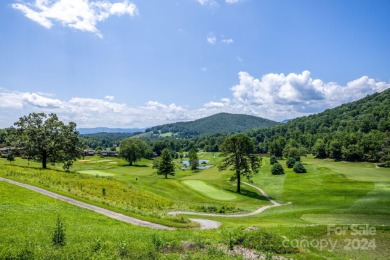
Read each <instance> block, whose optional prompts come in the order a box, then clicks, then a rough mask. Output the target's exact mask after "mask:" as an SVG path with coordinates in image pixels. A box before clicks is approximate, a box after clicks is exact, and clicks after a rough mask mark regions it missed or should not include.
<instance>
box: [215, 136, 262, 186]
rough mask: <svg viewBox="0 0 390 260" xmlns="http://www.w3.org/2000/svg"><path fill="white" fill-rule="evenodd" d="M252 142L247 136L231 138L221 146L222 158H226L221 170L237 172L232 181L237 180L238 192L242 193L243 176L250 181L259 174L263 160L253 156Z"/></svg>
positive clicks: (223, 160)
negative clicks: (254, 175) (255, 174)
mask: <svg viewBox="0 0 390 260" xmlns="http://www.w3.org/2000/svg"><path fill="white" fill-rule="evenodd" d="M253 151H254V145H253V142H252V140H251V139H250V138H249V137H248V136H247V135H245V134H242V133H240V134H234V135H231V136H229V137H228V138H227V139H226V140H225V142H224V143H223V144H222V146H221V156H222V157H224V158H223V159H222V161H221V164H220V165H219V166H218V168H219V170H220V171H222V170H226V169H230V170H233V171H235V173H234V175H233V176H232V178H231V180H232V181H235V180H237V192H238V193H240V192H241V186H240V185H241V175H242V176H246V177H247V179H248V180H250V178H251V177H252V175H253V174H254V173H257V172H258V171H259V169H260V166H261V158H260V157H258V156H257V155H255V154H253Z"/></svg>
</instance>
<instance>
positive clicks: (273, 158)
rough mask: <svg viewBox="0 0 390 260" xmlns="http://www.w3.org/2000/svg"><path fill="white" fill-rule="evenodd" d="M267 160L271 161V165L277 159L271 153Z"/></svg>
mask: <svg viewBox="0 0 390 260" xmlns="http://www.w3.org/2000/svg"><path fill="white" fill-rule="evenodd" d="M269 162H270V163H271V165H274V164H275V163H277V162H278V160H277V159H276V156H275V155H271V157H270V158H269Z"/></svg>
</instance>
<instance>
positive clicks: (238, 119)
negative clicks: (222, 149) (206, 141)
mask: <svg viewBox="0 0 390 260" xmlns="http://www.w3.org/2000/svg"><path fill="white" fill-rule="evenodd" d="M278 124H279V123H278V122H276V121H272V120H268V119H264V118H261V117H257V116H251V115H244V114H229V113H219V114H215V115H212V116H208V117H205V118H201V119H198V120H195V121H189V122H177V123H171V124H164V125H159V126H154V127H151V128H148V129H146V130H145V132H147V133H149V132H153V133H159V134H167V133H169V134H177V135H180V136H194V135H200V134H210V135H211V134H217V133H227V134H229V133H235V132H245V131H249V130H253V129H263V128H268V127H271V126H275V125H278Z"/></svg>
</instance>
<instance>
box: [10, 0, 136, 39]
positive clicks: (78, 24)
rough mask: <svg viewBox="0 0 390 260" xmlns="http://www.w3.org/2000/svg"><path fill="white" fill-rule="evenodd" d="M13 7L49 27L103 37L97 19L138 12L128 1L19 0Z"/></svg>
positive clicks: (99, 20) (132, 14) (101, 19)
mask: <svg viewBox="0 0 390 260" xmlns="http://www.w3.org/2000/svg"><path fill="white" fill-rule="evenodd" d="M12 7H13V8H14V9H16V10H19V11H21V12H22V13H23V14H24V15H25V16H26V17H27V18H29V19H30V20H32V21H34V22H37V23H39V24H40V25H42V26H43V27H45V28H47V29H50V28H51V27H52V26H53V25H54V24H55V23H58V24H60V25H62V26H65V27H70V28H74V29H76V30H81V31H87V32H92V33H95V34H96V35H97V36H99V37H103V36H102V34H101V33H100V32H99V30H98V29H97V28H96V24H97V23H98V22H103V21H104V20H106V19H107V18H109V17H110V16H112V15H117V16H121V15H130V16H135V15H136V14H137V7H136V5H135V4H133V3H130V2H128V1H127V0H125V1H123V2H118V3H111V2H108V1H95V2H90V1H89V0H35V1H33V2H27V1H24V0H22V1H20V3H14V4H12Z"/></svg>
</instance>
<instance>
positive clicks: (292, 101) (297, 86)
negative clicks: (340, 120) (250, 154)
mask: <svg viewBox="0 0 390 260" xmlns="http://www.w3.org/2000/svg"><path fill="white" fill-rule="evenodd" d="M238 75H239V84H237V85H236V86H233V87H232V88H231V90H232V94H233V106H235V107H237V108H239V109H241V110H242V111H250V112H251V113H253V114H255V115H260V116H263V117H266V118H271V119H277V120H280V119H283V118H284V119H286V118H293V117H297V116H302V115H307V114H311V113H314V112H320V111H323V110H325V109H327V108H331V107H335V106H338V105H341V104H343V103H346V102H351V101H354V100H358V99H361V98H363V97H365V96H366V95H368V94H372V93H374V92H378V91H383V90H385V89H387V88H390V84H389V83H385V82H376V81H375V80H374V79H371V78H369V77H367V76H363V77H361V78H360V79H357V80H353V81H351V82H348V83H347V85H346V86H342V85H340V84H337V83H334V82H329V83H324V82H322V81H321V80H319V79H312V78H311V74H310V72H309V71H303V72H302V73H301V74H295V73H290V74H288V75H284V74H283V73H282V74H273V73H271V74H266V75H264V76H262V77H261V78H254V77H253V76H251V75H250V74H249V73H247V72H240V73H239V74H238Z"/></svg>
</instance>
